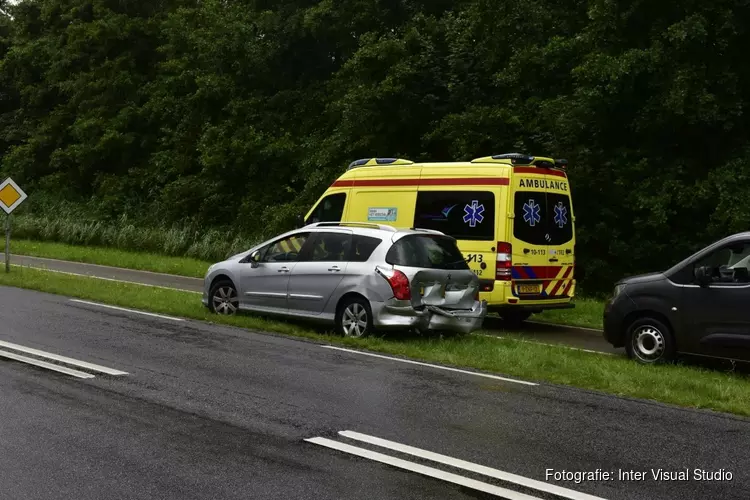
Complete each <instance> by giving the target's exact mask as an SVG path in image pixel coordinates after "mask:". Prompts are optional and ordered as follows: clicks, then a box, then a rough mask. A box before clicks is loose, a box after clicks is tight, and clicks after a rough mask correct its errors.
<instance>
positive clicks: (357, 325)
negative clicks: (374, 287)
mask: <svg viewBox="0 0 750 500" xmlns="http://www.w3.org/2000/svg"><path fill="white" fill-rule="evenodd" d="M336 331H337V332H338V333H339V334H341V335H343V336H345V337H357V338H359V337H365V336H367V335H369V334H370V333H372V331H373V326H372V308H371V307H370V303H369V302H368V301H367V300H365V299H364V298H362V297H350V298H348V299H346V300H344V301H343V302H342V303H341V304H340V305H339V307H338V309H337V310H336Z"/></svg>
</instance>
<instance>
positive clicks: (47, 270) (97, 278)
mask: <svg viewBox="0 0 750 500" xmlns="http://www.w3.org/2000/svg"><path fill="white" fill-rule="evenodd" d="M66 262H67V261H66ZM11 266H14V267H25V268H28V269H36V270H37V271H45V272H48V273H57V274H67V275H68V276H80V277H82V278H91V279H94V280H103V281H114V282H115V283H127V284H129V285H138V286H149V287H151V288H161V289H162V290H172V291H177V292H186V293H196V294H199V295H202V292H196V291H195V290H185V289H184V288H174V287H171V286H160V285H149V284H148V283H141V282H139V281H127V280H118V279H115V278H103V277H101V276H93V275H91V274H81V273H71V272H68V271H58V270H56V269H46V268H44V267H35V266H24V265H22V264H11Z"/></svg>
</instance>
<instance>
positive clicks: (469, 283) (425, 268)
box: [386, 231, 479, 313]
mask: <svg viewBox="0 0 750 500" xmlns="http://www.w3.org/2000/svg"><path fill="white" fill-rule="evenodd" d="M386 261H387V262H388V263H389V264H392V265H393V266H394V270H396V271H400V272H401V273H403V275H404V276H405V277H406V279H407V280H408V283H409V289H410V291H411V293H410V299H409V300H410V301H411V305H412V307H414V308H415V309H417V310H420V309H424V308H430V309H434V311H435V312H440V313H444V312H446V311H452V310H456V311H459V310H460V311H471V310H473V309H476V305H477V301H478V297H479V278H477V276H476V275H475V274H474V273H473V272H472V271H471V269H470V268H469V265H468V264H467V263H466V261H465V260H464V258H463V255H462V254H461V251H460V250H459V249H458V246H457V244H456V240H455V239H453V238H451V237H449V236H445V235H441V234H436V233H433V232H427V231H425V232H424V234H408V235H406V236H403V237H401V238H400V239H398V241H396V242H395V243H394V245H393V246H392V247H391V249H390V250H389V252H388V255H387V256H386Z"/></svg>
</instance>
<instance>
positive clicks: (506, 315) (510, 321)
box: [500, 311, 531, 328]
mask: <svg viewBox="0 0 750 500" xmlns="http://www.w3.org/2000/svg"><path fill="white" fill-rule="evenodd" d="M530 317H531V313H530V312H528V311H505V312H501V313H500V318H501V319H502V320H503V323H505V326H506V327H508V328H518V327H519V326H521V324H523V322H524V321H526V320H527V319H529V318H530Z"/></svg>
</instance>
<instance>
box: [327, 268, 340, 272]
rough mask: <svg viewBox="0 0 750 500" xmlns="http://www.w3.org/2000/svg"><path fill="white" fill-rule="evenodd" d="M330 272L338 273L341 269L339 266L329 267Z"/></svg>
mask: <svg viewBox="0 0 750 500" xmlns="http://www.w3.org/2000/svg"><path fill="white" fill-rule="evenodd" d="M328 270H329V271H331V272H336V273H337V272H339V271H341V269H339V267H338V266H333V267H329V268H328Z"/></svg>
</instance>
